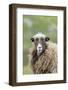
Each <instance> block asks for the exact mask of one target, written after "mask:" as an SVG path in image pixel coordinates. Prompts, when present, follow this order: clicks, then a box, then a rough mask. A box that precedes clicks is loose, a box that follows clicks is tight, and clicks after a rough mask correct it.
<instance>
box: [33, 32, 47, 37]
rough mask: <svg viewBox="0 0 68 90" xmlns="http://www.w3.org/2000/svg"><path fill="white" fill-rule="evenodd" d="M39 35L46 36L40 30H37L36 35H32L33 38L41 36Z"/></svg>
mask: <svg viewBox="0 0 68 90" xmlns="http://www.w3.org/2000/svg"><path fill="white" fill-rule="evenodd" d="M41 37H43V38H45V37H46V36H45V35H44V34H43V33H41V32H38V33H37V34H36V35H34V36H33V38H41Z"/></svg>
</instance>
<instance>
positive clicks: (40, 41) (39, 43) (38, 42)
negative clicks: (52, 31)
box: [31, 33, 49, 56]
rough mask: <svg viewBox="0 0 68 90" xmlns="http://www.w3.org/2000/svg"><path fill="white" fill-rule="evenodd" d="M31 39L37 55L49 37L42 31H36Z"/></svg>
mask: <svg viewBox="0 0 68 90" xmlns="http://www.w3.org/2000/svg"><path fill="white" fill-rule="evenodd" d="M31 40H32V42H33V43H34V45H35V49H36V51H37V55H38V56H39V55H40V54H41V53H42V52H43V51H44V50H45V49H46V44H47V42H48V40H49V37H46V36H45V35H44V34H42V33H38V34H36V35H34V36H33V37H32V38H31Z"/></svg>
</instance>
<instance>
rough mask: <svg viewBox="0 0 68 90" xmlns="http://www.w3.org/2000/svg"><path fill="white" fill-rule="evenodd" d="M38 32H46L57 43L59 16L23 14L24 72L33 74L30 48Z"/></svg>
mask: <svg viewBox="0 0 68 90" xmlns="http://www.w3.org/2000/svg"><path fill="white" fill-rule="evenodd" d="M38 32H42V33H44V34H46V35H47V36H49V37H50V40H51V41H53V42H55V43H57V16H35V15H34V16H33V15H24V16H23V33H24V34H23V42H24V45H23V53H24V54H23V74H32V70H31V67H30V65H29V60H28V54H29V48H30V47H31V46H32V45H31V40H30V39H31V37H32V36H33V35H35V34H36V33H38Z"/></svg>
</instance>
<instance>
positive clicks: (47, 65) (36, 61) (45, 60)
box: [29, 33, 57, 74]
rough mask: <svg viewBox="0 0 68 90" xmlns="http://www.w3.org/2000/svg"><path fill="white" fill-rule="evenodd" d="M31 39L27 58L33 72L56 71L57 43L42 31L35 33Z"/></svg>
mask: <svg viewBox="0 0 68 90" xmlns="http://www.w3.org/2000/svg"><path fill="white" fill-rule="evenodd" d="M31 41H32V44H33V46H32V48H30V52H29V60H30V65H31V68H32V71H33V73H34V74H46V73H57V45H56V44H55V43H53V42H51V41H50V38H49V37H47V36H46V35H44V34H43V33H37V34H36V35H34V36H33V37H32V38H31Z"/></svg>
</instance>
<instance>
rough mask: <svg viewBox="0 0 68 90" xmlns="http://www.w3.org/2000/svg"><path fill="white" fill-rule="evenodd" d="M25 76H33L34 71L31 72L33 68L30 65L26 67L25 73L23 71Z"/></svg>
mask: <svg viewBox="0 0 68 90" xmlns="http://www.w3.org/2000/svg"><path fill="white" fill-rule="evenodd" d="M23 73H24V74H32V70H31V67H30V66H29V65H27V66H24V71H23Z"/></svg>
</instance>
